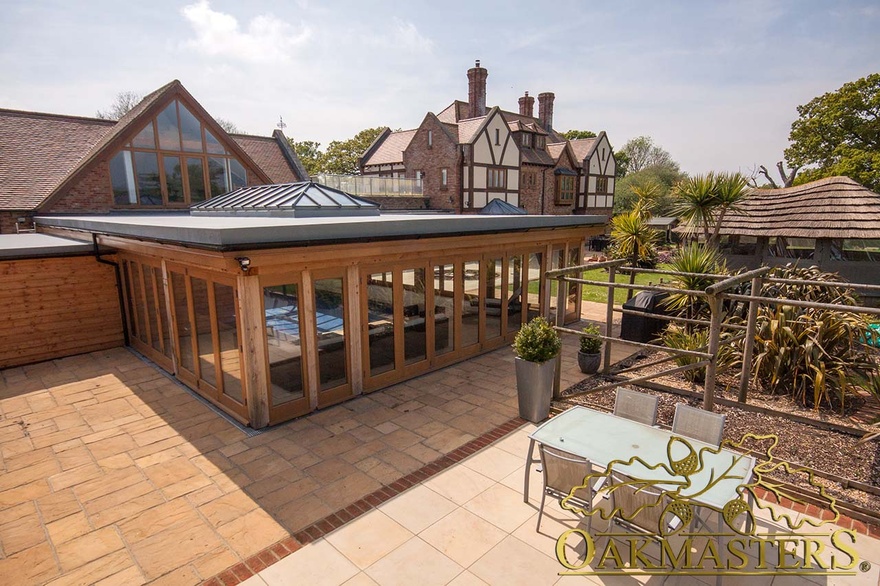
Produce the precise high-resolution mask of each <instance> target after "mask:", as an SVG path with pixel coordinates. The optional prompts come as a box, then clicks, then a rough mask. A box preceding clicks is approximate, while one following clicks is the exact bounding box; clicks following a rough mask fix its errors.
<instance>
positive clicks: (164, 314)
mask: <svg viewBox="0 0 880 586" xmlns="http://www.w3.org/2000/svg"><path fill="white" fill-rule="evenodd" d="M153 279H154V280H155V282H156V293H157V296H158V298H157V299H156V303H157V304H158V305H159V320H160V321H161V325H162V353H163V354H164V355H165V356H167V357H168V358H171V320H170V319H169V318H168V305H167V304H166V302H167V300H166V299H165V285H164V283H163V281H164V279H163V277H162V269H160V268H158V267H153Z"/></svg>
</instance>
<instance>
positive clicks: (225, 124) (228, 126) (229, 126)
mask: <svg viewBox="0 0 880 586" xmlns="http://www.w3.org/2000/svg"><path fill="white" fill-rule="evenodd" d="M214 121H215V122H217V124H219V125H220V128H222V129H223V130H225V131H226V132H227V133H228V134H247V133H246V132H244V131H243V130H242V129H240V128H239V127H238V126H236V125H235V123H234V122H230V121H229V120H227V119H225V118H214Z"/></svg>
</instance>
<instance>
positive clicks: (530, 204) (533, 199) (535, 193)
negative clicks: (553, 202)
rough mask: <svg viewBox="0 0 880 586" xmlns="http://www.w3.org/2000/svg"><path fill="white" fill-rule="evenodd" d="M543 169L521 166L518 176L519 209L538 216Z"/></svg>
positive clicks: (533, 166) (534, 166)
mask: <svg viewBox="0 0 880 586" xmlns="http://www.w3.org/2000/svg"><path fill="white" fill-rule="evenodd" d="M544 169H545V167H538V166H536V165H522V167H521V171H520V175H519V207H521V208H524V209H525V210H526V211H527V212H528V213H530V214H540V213H542V211H541V188H542V187H541V185H542V181H545V179H543V177H544Z"/></svg>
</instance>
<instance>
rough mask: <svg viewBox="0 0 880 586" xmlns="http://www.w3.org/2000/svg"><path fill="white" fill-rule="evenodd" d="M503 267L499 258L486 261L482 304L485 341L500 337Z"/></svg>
mask: <svg viewBox="0 0 880 586" xmlns="http://www.w3.org/2000/svg"><path fill="white" fill-rule="evenodd" d="M502 275H503V265H502V261H501V259H500V258H491V259H489V260H487V261H486V282H485V285H486V290H485V292H484V296H483V303H484V304H485V310H486V339H487V340H491V339H492V338H497V337H498V336H500V335H501V312H502V311H503V307H502V299H503V298H502V295H503V294H504V290H503V289H502Z"/></svg>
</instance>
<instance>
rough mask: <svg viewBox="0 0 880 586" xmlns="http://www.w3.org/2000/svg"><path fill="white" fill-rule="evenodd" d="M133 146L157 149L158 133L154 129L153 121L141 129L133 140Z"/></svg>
mask: <svg viewBox="0 0 880 586" xmlns="http://www.w3.org/2000/svg"><path fill="white" fill-rule="evenodd" d="M131 146H133V147H135V148H142V149H155V148H156V133H155V132H154V131H153V123H152V122H150V123H149V124H147V125H146V127H144V129H143V130H141V131H140V132H139V133H138V135H137V136H136V137H134V139H133V140H132V141H131Z"/></svg>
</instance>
